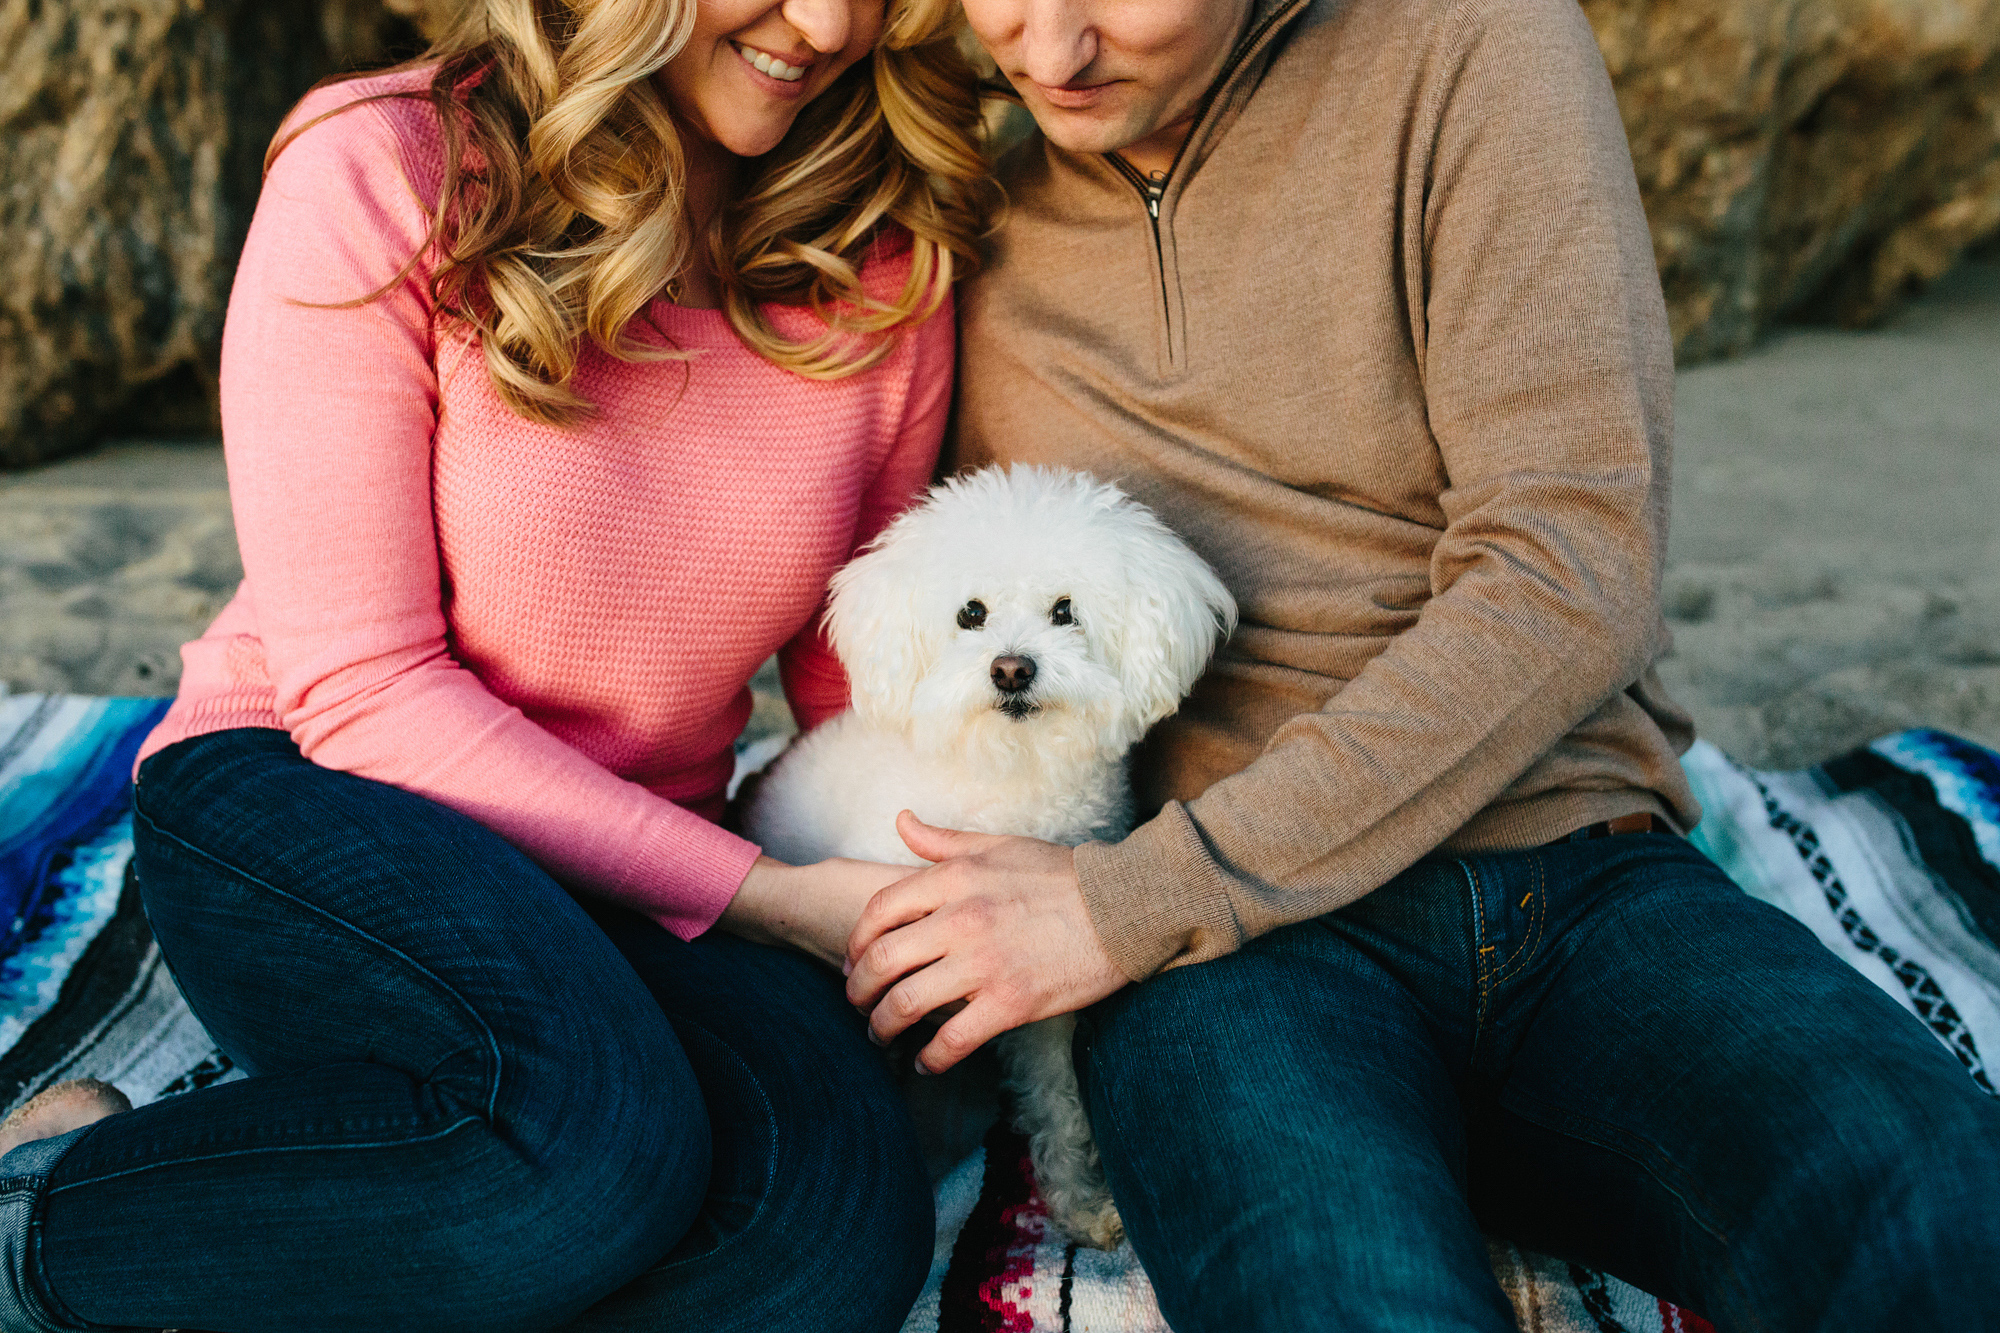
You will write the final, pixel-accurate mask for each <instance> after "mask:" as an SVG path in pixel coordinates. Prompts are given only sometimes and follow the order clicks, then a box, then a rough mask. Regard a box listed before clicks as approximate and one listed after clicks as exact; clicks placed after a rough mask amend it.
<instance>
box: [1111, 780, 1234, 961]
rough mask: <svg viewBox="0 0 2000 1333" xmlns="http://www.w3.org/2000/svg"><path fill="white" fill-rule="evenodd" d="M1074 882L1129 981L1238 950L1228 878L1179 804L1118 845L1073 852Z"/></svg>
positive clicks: (1113, 959) (1168, 806) (1169, 806)
mask: <svg viewBox="0 0 2000 1333" xmlns="http://www.w3.org/2000/svg"><path fill="white" fill-rule="evenodd" d="M1076 876H1077V880H1078V882H1079V883H1080V884H1081V885H1082V886H1083V901H1084V904H1085V905H1086V906H1087V907H1088V908H1089V909H1090V920H1091V924H1092V925H1094V926H1096V927H1097V934H1098V937H1099V938H1100V939H1101V940H1102V941H1103V943H1104V948H1105V952H1107V953H1109V954H1110V955H1111V960H1112V961H1113V962H1115V963H1117V964H1118V966H1119V968H1120V969H1121V970H1122V971H1123V972H1124V973H1125V975H1126V976H1128V977H1130V978H1131V979H1132V980H1133V981H1144V980H1145V979H1146V978H1147V977H1150V976H1152V975H1153V974H1154V973H1155V972H1158V971H1159V970H1160V969H1161V968H1163V967H1165V966H1167V965H1168V964H1169V963H1173V962H1175V961H1186V962H1195V961H1199V960H1203V959H1208V958H1217V957H1220V956H1221V955H1223V954H1226V953H1230V952H1233V951H1234V950H1236V949H1237V948H1239V947H1241V946H1242V944H1243V938H1244V937H1243V928H1242V926H1241V924H1240V923H1239V922H1238V921H1237V919H1236V909H1235V907H1234V906H1233V904H1232V903H1231V901H1230V896H1229V887H1228V879H1227V877H1226V876H1225V875H1224V873H1223V870H1222V867H1220V866H1219V865H1217V864H1216V862H1215V857H1214V855H1213V854H1212V853H1211V852H1210V851H1209V849H1208V844H1207V843H1205V842H1203V841H1202V837H1201V834H1200V833H1199V832H1198V831H1197V830H1196V829H1195V826H1194V821H1193V820H1192V819H1190V818H1189V817H1188V812H1187V807H1186V806H1184V805H1182V804H1181V803H1180V802H1179V801H1169V802H1168V803H1167V805H1166V807H1165V808H1164V809H1162V810H1161V811H1160V813H1159V814H1158V815H1156V816H1155V817H1154V818H1152V819H1150V820H1148V821H1147V822H1146V823H1144V824H1142V825H1140V826H1139V827H1138V828H1137V829H1135V830H1133V832H1132V834H1131V836H1130V837H1128V838H1126V839H1125V840H1124V841H1123V842H1118V843H1103V842H1087V843H1085V844H1083V845H1082V846H1081V847H1078V848H1077V849H1076Z"/></svg>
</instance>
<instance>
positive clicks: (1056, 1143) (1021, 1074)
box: [1000, 1014, 1125, 1250]
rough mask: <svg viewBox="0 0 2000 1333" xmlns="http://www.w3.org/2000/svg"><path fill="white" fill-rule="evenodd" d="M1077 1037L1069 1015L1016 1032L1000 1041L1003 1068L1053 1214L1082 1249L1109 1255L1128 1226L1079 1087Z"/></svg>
mask: <svg viewBox="0 0 2000 1333" xmlns="http://www.w3.org/2000/svg"><path fill="white" fill-rule="evenodd" d="M1075 1033H1076V1019H1075V1018H1073V1017H1071V1016H1070V1015H1068V1014H1064V1015H1063V1016H1062V1017H1060V1018H1048V1019H1043V1020H1042V1021H1041V1022H1039V1023H1030V1024H1028V1025H1027V1026H1026V1027H1022V1028H1016V1029H1014V1030H1013V1031H1012V1032H1009V1033H1007V1034H1006V1035H1005V1036H1003V1037H1001V1038H1000V1064H1001V1068H1002V1070H1003V1071H1004V1073H1005V1075H1006V1078H1005V1081H1004V1086H1005V1087H1006V1088H1007V1090H1008V1091H1009V1092H1011V1093H1013V1095H1014V1128H1016V1129H1018V1130H1020V1131H1021V1132H1022V1133H1023V1134H1026V1135H1027V1136H1028V1153H1029V1156H1030V1157H1032V1158H1033V1160H1034V1163H1035V1180H1036V1182H1037V1183H1039V1184H1040V1185H1041V1189H1042V1201H1043V1202H1044V1203H1046V1204H1047V1205H1048V1208H1049V1217H1050V1218H1051V1219H1052V1220H1054V1222H1055V1224H1056V1225H1057V1226H1058V1227H1061V1228H1062V1229H1063V1231H1065V1232H1066V1233H1068V1235H1069V1236H1070V1237H1071V1239H1073V1240H1075V1241H1077V1242H1079V1243H1080V1244H1084V1245H1092V1246H1095V1247H1096V1248H1098V1249H1100V1250H1110V1249H1115V1248H1117V1246H1118V1244H1119V1242H1120V1241H1122V1240H1124V1239H1125V1224H1124V1222H1123V1221H1122V1220H1120V1218H1119V1216H1118V1209H1117V1206H1116V1205H1115V1204H1113V1203H1112V1202H1111V1188H1110V1186H1108V1185H1106V1184H1105V1182H1104V1165H1103V1163H1102V1162H1101V1161H1099V1159H1098V1156H1097V1140H1096V1139H1094V1138H1092V1137H1091V1133H1090V1118H1089V1116H1088V1115H1087V1114H1086V1113H1085V1112H1084V1109H1083V1097H1082V1094H1081V1092H1080V1091H1079V1090H1078V1088H1077V1085H1076V1066H1075V1065H1074V1064H1072V1063H1071V1061H1070V1040H1071V1038H1072V1037H1073V1036H1074V1035H1075Z"/></svg>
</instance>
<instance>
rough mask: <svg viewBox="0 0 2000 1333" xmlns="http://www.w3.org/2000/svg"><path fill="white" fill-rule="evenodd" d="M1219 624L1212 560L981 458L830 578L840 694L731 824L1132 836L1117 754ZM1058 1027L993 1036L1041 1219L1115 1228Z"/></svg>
mask: <svg viewBox="0 0 2000 1333" xmlns="http://www.w3.org/2000/svg"><path fill="white" fill-rule="evenodd" d="M1235 624H1236V603H1235V601H1234V600H1233V599H1232V598H1231V597H1230V595H1229V592H1228V590H1227V589H1225V588H1224V587H1223V586H1222V582H1221V580H1220V579H1218V578H1216V576H1215V573H1214V571H1212V570H1211V569H1209V567H1208V566H1207V565H1206V564H1205V563H1203V561H1202V560H1201V558H1200V557H1199V556H1197V555H1195V554H1194V552H1192V551H1190V550H1189V549H1188V548H1187V546H1186V545H1184V544H1183V543H1182V542H1181V540H1180V539H1179V538H1178V537H1176V536H1174V534H1173V533H1172V532H1170V531H1168V530H1167V528H1166V526H1165V525H1164V524H1162V523H1161V522H1160V521H1159V519H1157V518H1155V517H1154V516H1153V514H1152V513H1151V511H1149V510H1147V509H1146V508H1145V507H1144V506H1142V505H1140V504H1138V503H1136V502H1134V501H1133V500H1131V499H1129V498H1128V497H1126V496H1125V494H1124V493H1123V492H1121V491H1120V490H1118V488H1117V487H1115V486H1112V485H1109V484H1107V483H1104V482H1100V481H1097V480H1094V479H1093V478H1091V477H1088V476H1085V475H1083V474H1081V473H1076V472H1069V471H1064V470H1059V469H1048V468H1035V467H1016V468H1013V469H1010V470H1002V469H998V468H990V469H987V470H985V471H982V472H976V473H972V474H970V475H967V476H962V477H957V478H954V479H952V480H950V481H947V482H945V483H944V484H942V485H940V486H938V487H936V488H934V489H933V490H932V491H931V493H930V495H929V496H928V498H926V499H925V501H924V502H923V503H922V504H920V505H918V506H917V507H916V508H914V509H912V510H910V511H909V512H908V513H906V514H904V515H903V516H902V517H901V518H898V519H897V520H896V521H895V522H894V523H893V524H891V525H890V526H889V529H888V530H887V531H886V532H884V533H883V535H882V536H881V537H880V538H879V539H878V540H877V541H876V542H875V543H874V544H873V545H872V546H871V547H870V548H869V550H868V551H867V552H866V553H865V554H863V555H862V556H860V557H859V558H857V559H855V560H854V561H853V562H851V563H850V564H848V565H847V567H846V568H844V569H842V570H841V571H840V572H839V573H838V574H836V575H835V576H834V580H833V597H832V602H831V605H830V606H829V608H828V611H827V628H828V632H829V634H830V636H831V638H832V641H833V647H834V651H835V653H836V654H837V655H838V656H839V658H840V660H841V663H842V665H843V666H845V667H846V669H847V674H848V679H849V681H850V683H851V685H852V689H853V708H852V709H851V710H849V711H848V712H846V713H843V714H841V715H840V716H839V717H836V718H834V719H832V720H831V721H829V722H827V723H826V724H825V725H823V726H821V727H819V728H818V729H817V730H815V731H813V732H811V733H809V734H807V735H805V736H803V737H801V738H800V739H799V740H798V741H797V742H796V743H795V744H794V745H793V746H792V747H791V748H790V749H789V750H788V751H786V753H785V754H784V756H783V757H782V758H780V759H779V760H778V762H777V764H776V765H775V766H774V767H773V768H772V770H771V772H770V773H769V774H768V775H767V776H766V777H765V779H764V781H763V783H762V785H761V786H760V787H759V789H758V791H757V793H756V796H755V798H754V799H753V801H752V803H751V806H750V809H749V811H748V814H747V817H746V820H745V824H746V830H745V831H746V832H747V833H748V834H749V835H750V837H751V838H752V839H753V840H755V841H756V842H758V843H760V844H762V845H763V848H764V850H765V851H766V852H767V853H768V854H770V855H771V856H774V857H777V858H779V859H780V860H785V861H791V862H794V863H804V862H810V861H818V860H822V859H824V858H826V857H829V856H851V857H859V858H863V859H867V860H874V861H889V862H902V863H906V864H920V862H918V861H917V858H915V857H914V856H912V855H911V853H910V851H909V849H908V848H907V847H905V846H904V845H903V841H902V839H901V838H899V837H898V836H897V835H896V830H895V818H896V814H897V812H898V811H900V810H904V809H909V810H912V811H914V812H915V813H916V814H917V815H918V817H919V818H921V819H923V820H924V821H925V822H926V823H930V824H935V825H938V826H941V827H945V828H957V829H967V830H971V831H974V832H981V833H1005V834H1021V835H1026V836H1029V837H1035V838H1041V839H1043V840H1045V841H1049V842H1057V843H1064V844H1068V845H1074V844H1077V843H1081V842H1087V841H1090V840H1092V839H1100V838H1102V839H1116V838H1119V837H1122V836H1124V834H1126V833H1127V832H1129V831H1130V829H1131V825H1132V813H1133V812H1132V792H1131V786H1130V783H1129V781H1128V780H1127V777H1126V769H1125V757H1126V753H1127V751H1128V750H1130V749H1131V747H1132V745H1133V743H1134V742H1136V741H1137V740H1138V739H1139V738H1140V737H1141V736H1143V735H1145V733H1146V730H1147V728H1149V727H1151V726H1152V725H1153V724H1154V723H1155V722H1158V721H1159V720H1160V719H1161V718H1164V717H1166V716H1167V715H1168V714H1170V713H1172V712H1173V711H1174V710H1175V709H1176V708H1177V707H1179V706H1180V701H1181V698H1182V696H1184V695H1185V694H1186V693H1187V692H1188V690H1189V689H1190V688H1192V687H1193V685H1194V682H1195V680H1196V678H1197V677H1199V676H1200V675H1201V672H1202V670H1203V668H1204V667H1205V666H1206V665H1207V663H1208V659H1209V656H1210V655H1211V654H1212V653H1213V652H1214V651H1215V648H1216V646H1217V645H1218V644H1219V643H1220V642H1221V640H1222V639H1224V638H1226V637H1228V635H1229V633H1230V632H1231V631H1232V630H1233V629H1234V628H1235ZM1075 1027H1076V1024H1075V1020H1074V1019H1072V1018H1070V1017H1068V1016H1064V1017H1061V1018H1052V1019H1047V1020H1044V1021H1043V1022H1040V1023H1032V1024H1029V1025H1028V1026H1027V1027H1024V1028H1020V1029H1018V1030H1016V1031H1014V1032H1010V1033H1008V1034H1007V1035H1006V1036H1005V1037H1003V1038H1002V1039H1001V1041H1000V1057H1001V1061H1002V1064H1003V1066H1004V1068H1005V1071H1006V1079H1007V1086H1008V1088H1009V1089H1010V1091H1012V1093H1013V1094H1014V1097H1015V1105H1016V1117H1015V1123H1016V1125H1017V1126H1018V1127H1019V1128H1020V1129H1021V1131H1022V1132H1023V1133H1025V1134H1027V1135H1028V1136H1029V1145H1030V1151H1031V1153H1032V1156H1033V1158H1034V1163H1035V1175H1036V1177H1037V1179H1038V1180H1039V1182H1040V1184H1041V1187H1042V1196H1043V1199H1044V1200H1045V1201H1046V1203H1047V1204H1048V1208H1049V1214H1050V1216H1051V1218H1052V1219H1053V1220H1054V1221H1055V1222H1056V1224H1057V1225H1058V1226H1060V1227H1062V1229H1063V1230H1065V1231H1066V1232H1068V1233H1069V1234H1070V1235H1071V1236H1073V1237H1075V1238H1076V1239H1077V1240H1079V1241H1083V1242H1085V1243H1087V1244H1092V1245H1096V1246H1099V1247H1102V1248H1106V1249H1108V1248H1110V1247H1112V1246H1114V1245H1116V1244H1117V1243H1118V1242H1119V1240H1120V1239H1122V1237H1123V1235H1124V1227H1123V1224H1122V1223H1121V1222H1120V1221H1119V1218H1118V1213H1117V1209H1116V1208H1115V1207H1114V1206H1113V1204H1112V1202H1111V1195H1110V1191H1109V1190H1108V1189H1107V1188H1106V1186H1105V1183H1104V1173H1103V1168H1102V1166H1101V1165H1100V1163H1099V1160H1098V1154H1097V1145H1096V1143H1095V1141H1094V1140H1093V1139H1092V1138H1091V1133H1090V1122H1089V1120H1088V1118H1087V1116H1086V1114H1085V1112H1084V1109H1083V1103H1082V1099H1081V1098H1080V1097H1079V1095H1078V1091H1077V1084H1076V1073H1075V1069H1074V1067H1073V1066H1072V1065H1071V1063H1070V1039H1071V1035H1072V1033H1073V1032H1074V1031H1075Z"/></svg>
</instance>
